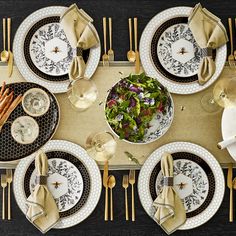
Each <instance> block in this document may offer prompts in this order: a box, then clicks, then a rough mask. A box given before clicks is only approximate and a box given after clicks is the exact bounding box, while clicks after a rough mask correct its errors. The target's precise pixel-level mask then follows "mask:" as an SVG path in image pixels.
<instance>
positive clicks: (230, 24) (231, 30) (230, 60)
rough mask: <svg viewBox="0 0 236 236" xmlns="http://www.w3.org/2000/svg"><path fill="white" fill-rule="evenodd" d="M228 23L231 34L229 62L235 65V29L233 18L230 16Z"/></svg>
mask: <svg viewBox="0 0 236 236" xmlns="http://www.w3.org/2000/svg"><path fill="white" fill-rule="evenodd" d="M228 24H229V34H230V55H229V56H228V62H229V65H230V66H231V67H232V66H235V61H234V55H233V51H234V46H233V29H232V19H231V18H228Z"/></svg>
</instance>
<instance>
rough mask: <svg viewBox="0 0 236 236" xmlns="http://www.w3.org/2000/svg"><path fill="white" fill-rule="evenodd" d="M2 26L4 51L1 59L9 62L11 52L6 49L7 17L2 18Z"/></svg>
mask: <svg viewBox="0 0 236 236" xmlns="http://www.w3.org/2000/svg"><path fill="white" fill-rule="evenodd" d="M2 28H3V51H2V52H1V55H0V56H1V61H2V62H7V61H8V58H9V53H8V51H7V50H6V19H5V18H3V19H2Z"/></svg>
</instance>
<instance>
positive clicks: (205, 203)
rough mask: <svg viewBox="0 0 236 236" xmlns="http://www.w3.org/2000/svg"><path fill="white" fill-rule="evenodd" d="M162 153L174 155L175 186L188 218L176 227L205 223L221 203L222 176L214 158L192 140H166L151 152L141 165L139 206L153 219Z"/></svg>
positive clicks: (160, 181)
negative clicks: (165, 142) (167, 142)
mask: <svg viewBox="0 0 236 236" xmlns="http://www.w3.org/2000/svg"><path fill="white" fill-rule="evenodd" d="M164 152H169V153H171V154H172V156H173V159H174V188H175V190H176V191H177V193H178V194H179V196H180V197H181V199H182V200H183V203H184V206H185V209H186V213H187V214H186V216H187V220H186V222H185V224H184V225H183V226H181V227H180V228H179V229H180V230H187V229H192V228H196V227H198V226H200V225H202V224H204V223H206V222H207V221H208V220H209V219H210V218H211V217H213V215H214V214H215V213H216V212H217V210H218V209H219V207H220V205H221V203H222V200H223V197H224V191H225V190H224V185H225V182H224V175H223V172H222V169H221V167H220V165H219V163H218V162H217V160H216V159H215V157H214V156H213V155H212V154H211V153H209V152H208V151H207V150H206V149H204V148H203V147H201V146H198V145H196V144H193V143H188V142H174V143H169V144H166V145H164V146H161V147H160V148H158V149H157V150H156V151H154V152H153V153H152V154H151V155H150V157H149V158H148V159H147V160H146V162H145V163H144V165H143V167H142V168H141V171H140V174H139V180H138V193H139V197H140V201H141V203H142V206H143V207H144V209H145V211H146V212H147V214H148V215H149V216H150V217H151V218H153V219H154V214H155V209H154V207H153V201H154V200H155V199H156V197H157V195H158V193H159V192H160V190H161V188H162V187H161V186H162V183H163V176H162V173H161V166H160V161H161V157H162V155H163V153H164Z"/></svg>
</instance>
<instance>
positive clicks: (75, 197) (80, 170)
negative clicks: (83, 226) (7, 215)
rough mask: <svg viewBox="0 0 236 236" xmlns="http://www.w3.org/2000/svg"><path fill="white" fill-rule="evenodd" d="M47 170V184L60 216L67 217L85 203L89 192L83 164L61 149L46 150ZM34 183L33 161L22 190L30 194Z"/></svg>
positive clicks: (87, 176)
mask: <svg viewBox="0 0 236 236" xmlns="http://www.w3.org/2000/svg"><path fill="white" fill-rule="evenodd" d="M46 155H47V157H48V164H49V171H48V178H47V186H48V188H49V190H50V192H51V193H52V195H53V197H54V199H55V201H56V204H57V206H58V209H59V214H60V218H63V217H68V216H70V215H72V214H74V213H76V212H78V210H79V209H81V207H82V206H83V205H84V204H85V202H86V201H87V198H88V195H89V192H90V177H89V173H88V171H87V169H86V167H85V166H84V164H83V163H82V162H81V161H80V160H79V159H78V158H77V157H75V156H74V155H72V154H70V153H67V152H63V151H49V152H46ZM35 185H36V171H35V164H34V161H33V162H32V163H31V164H30V165H29V167H28V168H27V170H26V172H25V177H24V192H25V195H26V197H28V196H29V195H30V192H31V191H33V189H34V187H35Z"/></svg>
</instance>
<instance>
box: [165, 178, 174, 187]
mask: <svg viewBox="0 0 236 236" xmlns="http://www.w3.org/2000/svg"><path fill="white" fill-rule="evenodd" d="M163 185H164V186H173V185H174V179H173V177H166V176H164V182H163Z"/></svg>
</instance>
